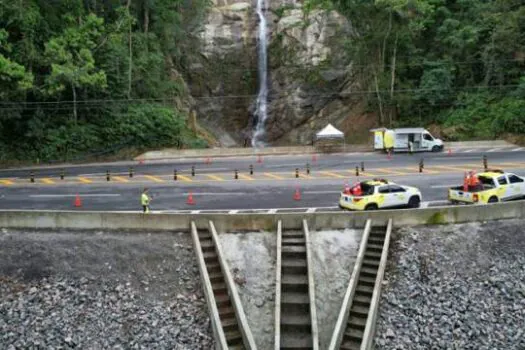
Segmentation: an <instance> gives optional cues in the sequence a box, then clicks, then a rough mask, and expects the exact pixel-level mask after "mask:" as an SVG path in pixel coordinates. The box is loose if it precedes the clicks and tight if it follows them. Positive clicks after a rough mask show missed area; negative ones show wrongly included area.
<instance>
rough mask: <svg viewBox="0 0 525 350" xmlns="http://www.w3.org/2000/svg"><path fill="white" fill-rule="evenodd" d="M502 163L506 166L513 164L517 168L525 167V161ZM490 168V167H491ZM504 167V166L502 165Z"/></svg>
mask: <svg viewBox="0 0 525 350" xmlns="http://www.w3.org/2000/svg"><path fill="white" fill-rule="evenodd" d="M501 165H504V166H513V167H516V168H523V167H525V164H524V163H509V162H506V163H501ZM489 168H490V167H489ZM502 168H503V167H502Z"/></svg>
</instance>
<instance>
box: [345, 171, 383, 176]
mask: <svg viewBox="0 0 525 350" xmlns="http://www.w3.org/2000/svg"><path fill="white" fill-rule="evenodd" d="M348 172H349V173H350V175H354V176H355V170H348ZM369 176H370V177H375V176H378V175H377V174H372V173H369V172H368V171H361V170H359V177H369Z"/></svg>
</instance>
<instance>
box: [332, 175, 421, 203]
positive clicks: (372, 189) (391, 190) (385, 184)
mask: <svg viewBox="0 0 525 350" xmlns="http://www.w3.org/2000/svg"><path fill="white" fill-rule="evenodd" d="M422 198H423V197H422V196H421V192H420V191H419V189H417V188H415V187H410V186H401V185H398V184H396V183H394V182H391V181H387V180H384V179H374V180H368V181H363V182H359V183H357V184H356V185H354V186H353V187H352V188H345V190H344V191H343V192H341V197H340V199H339V207H340V208H341V209H348V210H377V209H383V208H391V209H393V208H404V207H408V208H419V205H420V203H421V199H422Z"/></svg>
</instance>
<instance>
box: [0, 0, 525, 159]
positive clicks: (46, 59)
mask: <svg viewBox="0 0 525 350" xmlns="http://www.w3.org/2000/svg"><path fill="white" fill-rule="evenodd" d="M209 6H210V2H209V1H208V0H17V1H8V0H0V161H5V160H13V159H19V160H24V159H25V160H30V161H35V160H37V159H38V160H40V161H61V160H72V159H75V158H78V157H84V156H85V155H86V154H88V155H89V154H97V153H111V152H117V151H118V150H121V149H123V148H135V149H147V148H154V147H163V146H178V147H203V146H205V145H206V143H205V142H204V141H203V140H201V139H200V138H199V137H197V136H196V134H195V131H194V130H193V129H192V128H190V127H189V123H188V108H187V107H188V104H187V101H188V98H189V95H188V94H189V92H188V91H187V90H188V88H187V86H186V84H185V82H184V80H183V79H182V78H181V74H182V76H183V75H184V72H185V71H186V70H187V69H188V68H187V67H188V66H189V65H190V63H191V62H189V61H190V60H191V59H190V58H189V57H191V55H190V54H189V53H190V52H198V50H199V48H198V42H199V40H197V37H196V35H195V33H198V31H199V28H200V27H201V26H202V24H203V19H204V16H205V15H206V12H207V10H208V8H209ZM303 6H304V7H305V8H306V9H310V8H319V7H320V8H325V9H336V10H338V11H339V12H340V13H342V14H343V15H345V16H346V17H348V19H349V20H350V22H351V25H352V28H353V33H354V34H353V35H351V36H349V37H348V38H347V40H346V42H347V45H346V48H345V49H346V50H347V52H348V59H349V60H350V61H351V62H352V66H353V67H354V69H355V70H356V72H357V73H358V79H360V81H361V82H362V84H361V85H362V86H363V87H364V89H363V92H365V93H363V98H365V99H366V100H367V102H368V104H367V106H368V109H369V112H372V114H373V115H377V118H378V123H379V124H381V125H390V126H402V125H421V126H433V127H434V128H435V129H436V130H437V131H439V132H440V133H441V134H442V136H445V137H446V138H447V139H449V140H453V139H479V138H495V137H503V136H507V135H511V134H512V135H516V134H523V133H525V5H524V4H523V2H522V0H492V1H490V0H484V1H479V0H455V1H453V0H376V1H370V0H305V1H304V2H303Z"/></svg>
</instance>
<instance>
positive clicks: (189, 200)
mask: <svg viewBox="0 0 525 350" xmlns="http://www.w3.org/2000/svg"><path fill="white" fill-rule="evenodd" d="M186 204H188V205H194V204H195V201H194V200H193V194H192V193H191V192H190V194H189V195H188V200H187V201H186Z"/></svg>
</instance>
